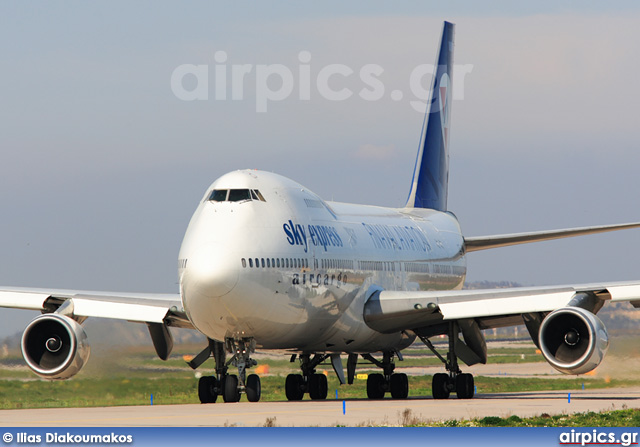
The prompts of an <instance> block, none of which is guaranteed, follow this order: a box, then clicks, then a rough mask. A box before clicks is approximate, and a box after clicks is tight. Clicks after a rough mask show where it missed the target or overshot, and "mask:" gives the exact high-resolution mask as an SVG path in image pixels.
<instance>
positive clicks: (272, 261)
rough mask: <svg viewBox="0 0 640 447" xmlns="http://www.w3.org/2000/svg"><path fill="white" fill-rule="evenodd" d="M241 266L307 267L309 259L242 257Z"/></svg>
mask: <svg viewBox="0 0 640 447" xmlns="http://www.w3.org/2000/svg"><path fill="white" fill-rule="evenodd" d="M241 262H242V267H243V268H247V267H249V268H263V269H264V268H285V269H303V268H306V269H308V268H309V261H308V260H307V259H304V258H242V260H241Z"/></svg>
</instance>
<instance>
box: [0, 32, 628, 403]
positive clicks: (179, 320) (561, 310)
mask: <svg viewBox="0 0 640 447" xmlns="http://www.w3.org/2000/svg"><path fill="white" fill-rule="evenodd" d="M453 49H454V25H453V24H452V23H449V22H445V23H444V25H443V31H442V37H441V41H440V45H439V51H438V55H437V58H436V67H437V69H436V73H435V76H434V77H433V81H432V88H431V91H430V98H429V101H428V104H427V111H426V114H425V119H424V123H423V127H422V133H421V138H420V144H419V150H418V154H417V157H416V163H415V167H414V173H413V178H412V180H411V183H410V190H409V196H408V199H407V202H406V203H405V205H404V206H402V207H400V208H384V207H378V206H368V205H357V204H347V203H339V202H330V201H325V200H323V199H322V198H320V197H319V196H318V195H316V194H314V193H313V192H312V191H311V190H309V189H308V188H306V187H304V186H302V185H301V184H299V183H297V182H295V181H293V180H290V179H287V178H285V177H282V176H280V175H277V174H273V173H269V172H263V171H257V170H240V171H235V172H231V173H228V174H225V175H223V176H222V177H220V178H218V179H217V180H215V181H214V182H213V183H212V184H211V186H210V187H209V188H207V190H206V192H205V194H204V195H203V197H202V199H201V201H200V203H199V205H198V207H197V209H196V210H195V213H194V214H193V217H192V218H191V221H190V223H189V225H188V228H187V230H186V234H185V236H184V240H183V242H182V246H181V248H180V252H179V259H178V277H179V293H177V294H168V295H159V294H137V293H110V292H93V291H79V290H48V289H31V288H11V287H2V288H0V307H8V308H21V309H32V310H37V311H40V312H41V313H42V314H41V315H39V316H38V317H36V318H35V319H34V320H32V321H31V322H30V323H29V324H28V325H27V327H26V329H25V330H24V333H23V336H22V340H21V349H22V353H23V356H24V359H25V361H26V363H27V365H28V366H29V367H30V368H31V369H32V370H33V371H34V372H35V373H36V374H37V375H39V376H41V377H43V378H46V379H52V380H53V379H68V378H71V377H72V376H74V375H75V374H77V373H78V372H79V371H80V370H81V368H82V367H83V365H84V364H85V363H86V362H87V360H88V358H89V353H90V347H89V343H88V340H87V335H86V333H85V331H84V329H83V327H82V324H83V322H84V321H85V320H86V319H87V318H89V317H102V318H112V319H120V320H128V321H132V322H138V323H144V324H146V325H147V326H148V329H149V333H150V336H151V339H152V342H153V345H154V347H155V351H156V353H157V355H158V356H159V357H160V358H161V359H163V360H166V359H167V358H168V357H169V355H170V353H171V351H172V348H173V338H172V335H171V331H170V329H169V328H170V327H180V328H189V329H193V330H197V331H199V332H201V333H202V334H204V335H205V336H206V337H207V339H208V345H207V346H206V347H205V348H204V349H203V350H202V352H200V353H199V354H197V355H196V356H195V357H194V358H193V359H192V360H191V361H190V362H189V365H190V366H191V367H192V368H194V369H195V368H198V367H200V366H201V365H202V364H203V363H204V362H205V361H207V360H209V359H210V358H213V361H214V363H215V373H214V374H213V375H211V376H208V375H207V376H203V377H201V378H200V379H199V382H198V396H199V399H200V401H201V402H202V403H213V402H215V401H216V400H217V398H218V396H222V399H223V401H224V402H238V401H239V400H240V398H241V394H246V397H247V400H248V401H250V402H257V401H259V400H260V396H261V384H260V377H259V376H258V375H257V374H249V373H248V372H249V370H250V369H251V368H252V367H253V366H256V365H257V362H256V361H255V359H254V358H253V357H252V356H253V354H254V353H255V352H256V350H257V349H259V350H276V351H279V352H285V353H287V355H290V356H291V357H290V360H291V362H292V363H294V362H295V361H296V359H297V361H298V362H299V366H300V373H299V374H289V375H288V376H287V377H286V380H285V393H286V397H287V399H288V400H290V401H297V400H301V399H302V398H303V397H304V395H305V394H308V395H309V397H310V399H313V400H322V399H326V397H327V391H328V390H327V378H326V376H325V375H324V374H319V373H317V370H316V368H317V367H318V365H320V364H321V363H323V362H325V361H330V363H331V365H332V366H333V369H334V371H335V373H336V375H337V377H338V379H339V381H340V383H341V384H352V383H353V382H354V378H355V375H356V368H357V365H358V359H359V358H363V359H365V360H367V361H368V362H370V363H371V364H372V365H374V366H375V367H377V368H380V370H381V373H374V374H369V375H368V378H367V385H366V389H367V396H368V398H370V399H381V398H384V397H385V395H386V394H387V393H389V394H390V396H391V397H392V398H393V399H404V398H407V396H408V394H409V380H408V377H407V375H406V374H404V373H396V372H394V370H395V367H396V359H397V360H398V361H402V359H403V357H402V350H403V349H405V348H407V347H408V346H410V345H411V344H412V343H414V341H416V340H417V339H419V340H421V341H422V342H423V343H424V344H425V345H426V346H428V347H429V349H430V350H431V351H433V353H434V354H435V355H436V356H437V357H438V358H439V359H440V360H441V361H442V363H443V364H444V367H445V371H446V372H443V373H438V374H435V375H434V376H433V382H432V394H433V398H435V399H446V398H449V396H450V395H451V393H455V394H456V395H457V397H458V398H459V399H469V398H472V397H473V396H474V378H473V376H472V375H471V374H469V373H463V372H462V370H461V369H460V365H459V360H460V361H462V362H463V363H465V364H466V365H468V366H471V365H474V364H478V363H482V364H484V363H486V362H487V345H486V341H485V337H484V334H483V330H485V329H491V328H497V327H505V326H512V325H519V324H524V325H526V328H527V330H528V332H529V334H530V336H531V339H532V340H533V342H534V343H535V344H536V346H538V348H539V349H540V350H541V352H542V356H543V357H544V358H545V359H546V360H547V361H548V362H549V364H550V365H551V366H553V367H554V368H555V369H557V370H558V371H561V372H563V373H566V374H584V373H587V372H589V371H591V370H593V369H594V368H596V367H597V366H598V365H599V364H600V362H601V361H602V359H603V358H604V356H605V354H606V351H607V348H608V345H609V336H608V334H607V330H606V328H605V326H604V324H603V323H602V321H601V320H600V319H599V318H598V317H597V316H596V313H597V312H598V311H599V310H600V309H601V308H602V306H603V305H604V304H606V303H607V302H617V301H629V302H631V303H632V304H633V306H634V307H640V281H636V282H618V283H596V284H584V285H568V286H551V287H524V288H523V287H520V288H508V289H494V290H463V289H462V287H463V284H464V281H465V276H466V273H467V268H466V256H467V254H469V253H473V252H475V251H479V250H487V249H493V248H498V247H504V246H509V245H516V244H524V243H530V242H537V241H547V240H552V239H559V238H565V237H572V236H579V235H586V234H593V233H600V232H605V231H615V230H621V229H631V228H638V227H640V223H630V224H618V225H606V226H597V227H583V228H572V229H564V230H553V231H540V232H529V233H517V234H503V235H494V236H483V237H465V236H463V234H462V231H461V228H460V224H459V222H458V220H457V218H456V216H455V215H454V214H453V213H452V212H451V211H449V210H448V208H447V189H448V175H449V156H448V146H449V137H450V136H449V128H450V127H449V126H450V117H451V105H452V103H451V98H452V96H451V91H452V89H451V86H452V74H453ZM441 335H446V336H447V337H448V347H447V350H446V353H444V355H443V354H441V353H440V352H438V350H437V349H436V348H435V347H434V345H433V343H432V341H431V339H432V338H433V337H436V336H441ZM343 355H346V356H347V360H346V374H345V371H344V367H343V363H342V356H343ZM374 355H375V356H374ZM231 367H233V368H235V369H237V374H232V370H231Z"/></svg>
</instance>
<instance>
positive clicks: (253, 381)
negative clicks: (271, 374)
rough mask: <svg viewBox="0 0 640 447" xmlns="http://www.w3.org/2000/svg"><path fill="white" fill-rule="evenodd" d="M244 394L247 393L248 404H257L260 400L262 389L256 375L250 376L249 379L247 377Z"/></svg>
mask: <svg viewBox="0 0 640 447" xmlns="http://www.w3.org/2000/svg"><path fill="white" fill-rule="evenodd" d="M245 392H246V393H247V400H248V401H249V402H258V401H259V400H260V395H261V394H262V387H261V385H260V377H259V376H258V375H257V374H250V375H249V377H247V384H246V386H245Z"/></svg>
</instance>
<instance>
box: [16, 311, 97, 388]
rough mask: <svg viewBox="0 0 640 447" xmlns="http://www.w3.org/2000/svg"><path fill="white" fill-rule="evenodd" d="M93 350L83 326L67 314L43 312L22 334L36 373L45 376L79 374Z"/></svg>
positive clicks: (57, 377) (24, 345)
mask: <svg viewBox="0 0 640 447" xmlns="http://www.w3.org/2000/svg"><path fill="white" fill-rule="evenodd" d="M90 352H91V348H90V347H89V343H88V342H87V334H86V332H85V331H84V329H83V328H82V326H80V325H79V324H78V323H77V322H76V321H75V320H72V319H71V318H69V317H66V316H64V315H60V314H44V315H40V316H39V317H36V318H35V319H34V320H33V321H32V322H31V323H29V325H28V326H27V328H26V329H25V330H24V333H23V334H22V355H23V357H24V360H25V361H26V362H27V365H29V368H31V369H32V370H33V372H35V373H36V374H37V375H39V376H40V377H44V378H45V379H68V378H69V377H72V376H74V375H76V374H77V373H78V371H80V369H81V368H82V367H83V366H84V364H85V363H86V361H87V360H88V359H89V353H90Z"/></svg>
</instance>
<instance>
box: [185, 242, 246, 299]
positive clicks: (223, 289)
mask: <svg viewBox="0 0 640 447" xmlns="http://www.w3.org/2000/svg"><path fill="white" fill-rule="evenodd" d="M234 261H235V259H231V257H230V256H229V250H227V249H226V248H225V246H224V245H222V244H213V243H212V244H206V245H203V246H202V247H199V248H198V249H197V250H195V252H194V253H193V255H191V256H190V257H189V258H188V260H187V267H186V272H185V278H184V280H185V282H184V283H183V285H184V286H186V287H185V291H186V292H187V294H195V295H199V296H200V297H204V298H215V297H221V296H224V295H226V294H228V293H229V292H231V290H233V288H234V287H235V285H236V283H237V282H238V267H237V266H236V263H235V262H234Z"/></svg>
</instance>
